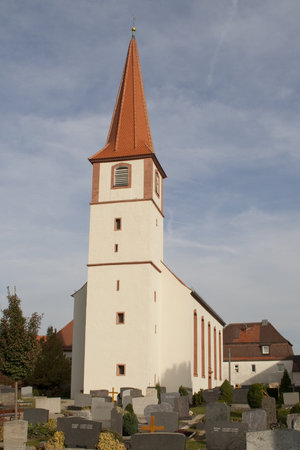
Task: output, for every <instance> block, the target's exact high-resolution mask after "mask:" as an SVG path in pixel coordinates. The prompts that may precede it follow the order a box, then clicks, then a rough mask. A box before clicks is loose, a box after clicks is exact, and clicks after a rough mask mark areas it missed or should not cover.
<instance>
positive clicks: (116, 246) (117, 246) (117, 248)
mask: <svg viewBox="0 0 300 450" xmlns="http://www.w3.org/2000/svg"><path fill="white" fill-rule="evenodd" d="M118 251H119V245H118V244H115V253H118Z"/></svg>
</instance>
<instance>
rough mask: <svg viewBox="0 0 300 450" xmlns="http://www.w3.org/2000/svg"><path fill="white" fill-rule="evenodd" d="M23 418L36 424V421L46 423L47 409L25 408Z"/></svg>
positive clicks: (47, 417) (47, 418)
mask: <svg viewBox="0 0 300 450" xmlns="http://www.w3.org/2000/svg"><path fill="white" fill-rule="evenodd" d="M23 419H24V420H27V422H28V423H32V425H36V424H37V423H47V422H48V420H49V409H43V408H25V409H24V413H23Z"/></svg>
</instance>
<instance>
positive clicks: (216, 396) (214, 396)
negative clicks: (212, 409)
mask: <svg viewBox="0 0 300 450" xmlns="http://www.w3.org/2000/svg"><path fill="white" fill-rule="evenodd" d="M220 396H221V391H220V388H219V387H216V388H214V389H204V391H203V392H202V397H203V400H204V402H205V403H211V402H217V401H218V400H220Z"/></svg>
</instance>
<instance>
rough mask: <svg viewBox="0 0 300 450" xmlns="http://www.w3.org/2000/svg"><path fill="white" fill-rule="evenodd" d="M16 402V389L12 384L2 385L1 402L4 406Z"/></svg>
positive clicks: (0, 389) (0, 391)
mask: <svg viewBox="0 0 300 450" xmlns="http://www.w3.org/2000/svg"><path fill="white" fill-rule="evenodd" d="M14 402H15V390H14V389H13V388H11V387H10V386H1V387H0V403H1V404H2V405H3V406H10V405H13V404H14Z"/></svg>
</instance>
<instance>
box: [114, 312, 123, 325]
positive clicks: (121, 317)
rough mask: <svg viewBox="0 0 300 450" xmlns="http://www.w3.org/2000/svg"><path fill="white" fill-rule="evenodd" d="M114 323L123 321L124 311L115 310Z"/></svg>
mask: <svg viewBox="0 0 300 450" xmlns="http://www.w3.org/2000/svg"><path fill="white" fill-rule="evenodd" d="M116 323H117V324H124V323H125V313H124V312H117V316H116Z"/></svg>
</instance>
